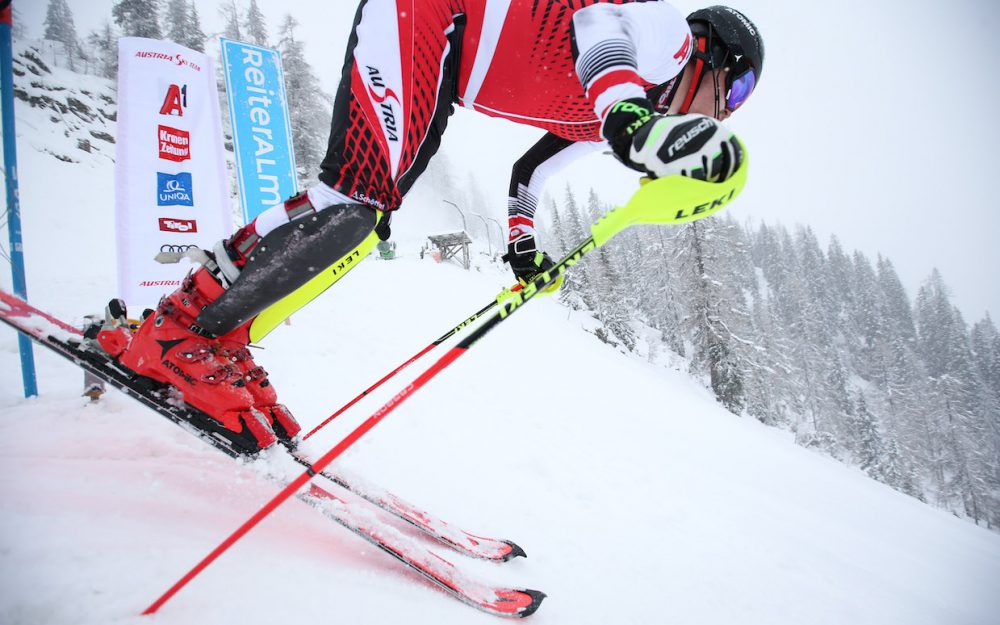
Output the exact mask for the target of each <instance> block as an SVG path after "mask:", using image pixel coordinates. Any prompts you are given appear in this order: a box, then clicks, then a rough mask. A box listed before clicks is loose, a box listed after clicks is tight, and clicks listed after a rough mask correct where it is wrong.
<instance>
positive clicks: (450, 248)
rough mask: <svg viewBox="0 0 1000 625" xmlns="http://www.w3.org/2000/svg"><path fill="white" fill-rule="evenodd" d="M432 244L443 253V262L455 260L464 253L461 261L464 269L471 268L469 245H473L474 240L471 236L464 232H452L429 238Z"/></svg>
mask: <svg viewBox="0 0 1000 625" xmlns="http://www.w3.org/2000/svg"><path fill="white" fill-rule="evenodd" d="M427 238H428V240H430V242H431V244H432V245H434V247H436V248H437V249H438V251H439V252H440V253H441V260H442V261H446V260H448V259H450V258H455V257H457V256H458V253H459V252H461V253H462V258H461V260H460V261H459V262H460V263H461V264H462V266H463V267H465V268H466V269H468V268H469V264H470V263H469V243H472V239H470V238H469V235H467V234H465V232H464V231H462V232H452V233H450V234H437V235H433V236H429V237H427Z"/></svg>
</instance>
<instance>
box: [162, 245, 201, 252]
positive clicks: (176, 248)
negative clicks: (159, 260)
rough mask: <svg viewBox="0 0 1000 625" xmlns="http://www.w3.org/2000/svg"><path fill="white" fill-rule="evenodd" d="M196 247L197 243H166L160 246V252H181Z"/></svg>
mask: <svg viewBox="0 0 1000 625" xmlns="http://www.w3.org/2000/svg"><path fill="white" fill-rule="evenodd" d="M195 247H198V246H197V245H173V244H170V243H167V244H166V245H161V246H160V252H161V253H163V252H167V253H169V254H183V253H184V252H186V251H188V250H189V249H191V248H195Z"/></svg>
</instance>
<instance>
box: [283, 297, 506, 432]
mask: <svg viewBox="0 0 1000 625" xmlns="http://www.w3.org/2000/svg"><path fill="white" fill-rule="evenodd" d="M520 290H521V285H520V284H517V285H515V286H513V287H511V289H510V291H511V292H516V291H520ZM496 305H497V300H496V299H494V300H493V301H492V302H490V303H489V304H487V305H486V306H483V307H482V309H480V310H479V312H477V313H476V314H474V315H472V316H471V317H469V318H468V319H466V320H465V321H463V322H462V323H460V324H458V325H457V326H455V327H454V328H452V329H451V330H449V331H448V332H446V333H445V334H444V335H442V336H441V337H440V338H439V339H437V340H436V341H434V342H433V343H431V344H430V345H428V346H427V347H425V348H423V349H422V350H420V351H419V352H417V353H416V354H414V355H413V356H411V357H410V359H409V360H407V361H406V362H404V363H403V364H401V365H399V366H398V367H396V368H395V369H393V370H392V371H390V372H389V373H387V374H386V375H385V376H383V377H382V379H380V380H379V381H378V382H376V383H375V384H372V385H371V386H369V387H368V388H366V389H365V390H363V391H362V392H361V394H360V395H358V396H357V397H355V398H354V399H352V400H351V401H349V402H347V403H346V404H344V405H343V406H341V407H340V408H339V409H338V410H337V411H336V412H334V413H333V414H332V415H330V416H329V417H327V418H326V419H324V420H323V422H322V423H320V424H319V425H317V426H316V427H314V428H313V429H311V430H309V433H308V434H306V435H305V436H303V437H302V440H306V439H308V438H309V437H310V436H312V435H313V434H315V433H316V432H319V431H320V430H321V429H323V428H324V427H326V426H327V424H329V423H330V422H331V421H333V420H334V419H336V418H337V417H339V416H340V415H341V414H343V413H344V412H345V411H346V410H347V409H348V408H350V407H351V406H353V405H354V404H356V403H358V402H359V401H361V400H362V399H364V398H365V397H367V396H368V394H369V393H371V392H372V391H374V390H375V389H377V388H378V387H380V386H382V384H384V383H385V382H386V381H387V380H389V379H391V378H392V377H393V376H395V375H396V374H397V373H399V372H400V371H402V370H403V369H405V368H407V367H408V366H410V365H411V364H413V363H414V362H416V361H417V360H420V359H421V358H422V357H423V356H424V354H426V353H427V352H429V351H431V350H432V349H434V348H435V347H437V346H438V345H440V344H441V343H444V342H445V341H447V340H448V339H450V338H451V337H453V336H454V335H456V334H458V333H459V332H460V331H461V330H462V329H464V328H465V327H466V326H468V325H469V324H470V323H472V322H473V321H475V320H476V319H479V318H480V317H482V316H483V315H484V314H486V313H487V312H489V311H490V310H492V309H493V307H494V306H496Z"/></svg>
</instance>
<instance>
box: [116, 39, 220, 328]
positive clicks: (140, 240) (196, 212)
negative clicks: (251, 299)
mask: <svg viewBox="0 0 1000 625" xmlns="http://www.w3.org/2000/svg"><path fill="white" fill-rule="evenodd" d="M223 149H224V148H223V143H222V124H221V119H220V116H219V94H218V88H217V87H216V82H215V70H214V66H213V63H212V59H211V58H210V57H208V56H206V55H204V54H201V53H200V52H195V51H194V50H189V49H188V48H185V47H183V46H179V45H177V44H175V43H172V42H169V41H157V40H155V39H142V38H139V37H125V38H122V39H119V40H118V143H117V148H116V153H117V163H116V169H115V188H116V192H115V206H116V216H117V224H118V232H117V238H118V287H119V292H120V293H121V295H122V297H123V298H124V299H125V302H126V303H127V304H129V305H130V306H136V307H152V306H155V305H156V303H157V302H158V301H159V299H160V297H161V296H162V295H163V294H165V293H167V292H169V291H171V290H173V289H174V288H175V287H177V286H179V285H180V282H181V279H183V277H184V275H185V274H186V273H187V272H188V271H189V270H190V268H191V267H190V263H188V262H187V261H182V262H181V263H180V264H176V265H162V264H159V263H157V262H156V261H155V260H153V259H154V257H155V256H156V255H157V254H158V253H159V252H183V251H184V250H186V249H188V248H190V247H191V246H198V247H202V248H206V249H210V248H211V247H212V245H213V244H214V243H215V242H216V241H218V240H219V239H222V238H224V237H227V236H229V235H230V234H231V231H232V226H233V224H232V215H231V212H230V206H229V192H228V184H227V176H226V164H225V158H224V153H223ZM140 309H141V308H140Z"/></svg>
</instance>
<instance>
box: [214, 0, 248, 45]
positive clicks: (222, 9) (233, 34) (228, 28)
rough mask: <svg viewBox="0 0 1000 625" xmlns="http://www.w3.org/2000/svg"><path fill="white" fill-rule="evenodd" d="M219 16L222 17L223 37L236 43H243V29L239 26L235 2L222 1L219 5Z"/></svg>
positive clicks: (238, 9)
mask: <svg viewBox="0 0 1000 625" xmlns="http://www.w3.org/2000/svg"><path fill="white" fill-rule="evenodd" d="M219 15H221V16H222V21H223V28H222V34H223V36H225V37H227V38H229V39H235V40H236V41H243V29H242V27H241V26H240V7H239V6H238V5H237V4H236V0H223V2H222V4H220V5H219Z"/></svg>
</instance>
